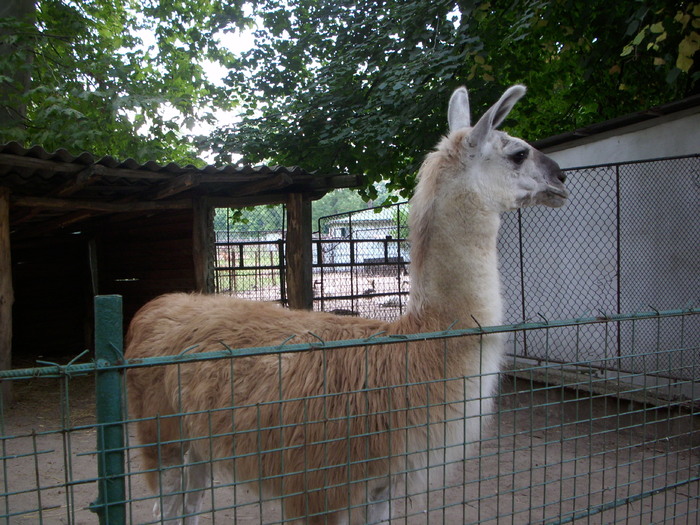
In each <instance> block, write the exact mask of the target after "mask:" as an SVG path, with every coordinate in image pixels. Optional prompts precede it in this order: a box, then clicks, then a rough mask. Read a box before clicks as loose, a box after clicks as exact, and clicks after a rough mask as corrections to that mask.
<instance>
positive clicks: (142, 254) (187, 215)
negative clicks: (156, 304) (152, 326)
mask: <svg viewBox="0 0 700 525" xmlns="http://www.w3.org/2000/svg"><path fill="white" fill-rule="evenodd" d="M192 233H193V215H192V210H177V211H169V212H162V213H158V214H156V215H152V216H150V217H147V218H145V217H140V218H137V219H133V220H130V221H117V222H115V223H114V224H113V225H111V226H109V227H103V229H102V232H101V233H100V235H99V237H98V238H97V260H98V269H97V272H98V275H97V281H98V283H99V290H98V292H99V293H100V294H120V295H122V296H123V298H124V303H123V304H124V326H125V327H126V326H128V323H129V321H130V320H131V318H132V317H133V315H134V313H136V310H138V309H139V308H140V307H141V306H143V305H144V304H145V303H146V302H148V301H149V300H150V299H152V298H154V297H156V296H158V295H161V294H163V293H168V292H177V291H186V292H192V291H194V290H196V287H197V283H196V281H195V268H194V261H193V255H192V251H193V246H192V244H193V243H192Z"/></svg>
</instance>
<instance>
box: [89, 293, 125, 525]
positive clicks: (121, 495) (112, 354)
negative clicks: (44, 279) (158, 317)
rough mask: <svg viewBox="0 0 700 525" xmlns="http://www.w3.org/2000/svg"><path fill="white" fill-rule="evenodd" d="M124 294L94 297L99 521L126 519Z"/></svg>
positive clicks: (120, 523)
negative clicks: (121, 365) (121, 368)
mask: <svg viewBox="0 0 700 525" xmlns="http://www.w3.org/2000/svg"><path fill="white" fill-rule="evenodd" d="M122 349H123V333H122V298H121V296H119V295H102V296H96V297H95V364H96V365H97V367H96V368H97V373H96V378H95V388H96V403H97V458H98V496H97V500H96V501H95V502H93V503H92V505H91V507H90V508H91V510H92V511H93V512H95V513H96V514H98V515H99V518H100V525H124V524H125V523H126V490H125V483H124V417H123V413H122V412H123V410H122V399H123V397H122V371H121V370H120V369H115V368H110V367H112V366H114V365H119V364H122V362H123V360H124V354H123V351H122Z"/></svg>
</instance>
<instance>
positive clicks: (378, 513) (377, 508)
mask: <svg viewBox="0 0 700 525" xmlns="http://www.w3.org/2000/svg"><path fill="white" fill-rule="evenodd" d="M390 502H391V483H390V481H389V480H388V479H387V480H386V482H384V483H382V484H380V485H376V486H374V487H372V490H371V491H370V493H369V501H367V523H389V505H390Z"/></svg>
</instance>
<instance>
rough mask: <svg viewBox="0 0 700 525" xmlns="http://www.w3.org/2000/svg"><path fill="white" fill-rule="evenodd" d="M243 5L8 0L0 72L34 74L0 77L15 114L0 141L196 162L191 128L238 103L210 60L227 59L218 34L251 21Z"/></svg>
mask: <svg viewBox="0 0 700 525" xmlns="http://www.w3.org/2000/svg"><path fill="white" fill-rule="evenodd" d="M241 4H242V2H236V1H233V2H231V1H227V0H179V1H164V0H162V1H156V0H146V1H143V2H123V1H119V0H81V1H78V0H75V1H74V0H38V1H36V3H35V2H34V0H8V3H7V4H5V6H4V7H3V8H2V9H1V10H0V17H2V18H0V46H1V47H2V49H3V50H4V51H5V52H4V53H1V54H0V71H2V72H13V71H24V72H25V73H26V75H25V77H29V78H30V79H31V80H30V81H29V82H25V83H24V85H21V84H22V78H18V77H17V75H15V76H12V75H10V74H8V73H5V74H3V75H1V76H0V102H2V104H3V106H4V107H5V108H6V109H7V112H8V113H9V114H10V115H12V113H13V112H14V113H15V115H16V117H17V118H15V119H14V121H12V120H13V119H10V121H9V122H8V121H7V120H5V121H2V122H0V140H1V141H8V140H17V141H19V142H22V143H25V144H40V145H42V146H44V147H45V148H46V149H47V150H53V149H56V148H66V149H68V150H70V151H73V152H82V151H89V152H91V153H94V154H97V155H104V154H109V155H113V156H116V157H121V158H125V157H133V158H136V159H138V160H140V161H147V160H157V161H180V162H184V161H194V160H195V157H194V154H195V153H196V152H195V149H194V147H193V145H192V140H191V138H189V137H188V134H187V129H188V127H191V126H192V125H193V124H194V123H195V122H196V121H209V122H213V119H214V117H213V114H214V112H215V111H217V110H221V109H226V108H229V107H230V106H231V105H232V104H233V103H235V99H232V98H231V96H230V91H229V90H228V89H225V88H224V86H222V85H221V84H219V85H217V84H215V83H214V82H213V81H212V80H211V79H208V78H207V77H206V74H205V70H204V65H205V64H206V62H207V61H211V62H216V63H220V62H221V61H230V60H231V55H230V52H228V51H227V50H226V49H225V48H223V47H221V46H220V45H219V42H218V38H217V33H218V32H220V31H232V30H236V28H238V27H240V26H242V25H245V23H246V20H247V19H246V18H245V17H244V16H243V14H242V11H241ZM27 6H29V8H27ZM17 13H20V15H19V16H18V15H17ZM146 37H147V38H148V41H147V40H144V38H146ZM18 84H19V85H18Z"/></svg>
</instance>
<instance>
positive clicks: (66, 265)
mask: <svg viewBox="0 0 700 525" xmlns="http://www.w3.org/2000/svg"><path fill="white" fill-rule="evenodd" d="M87 253H88V252H87V241H86V239H85V238H84V237H82V236H80V235H75V236H64V237H54V238H46V239H43V240H42V241H41V242H32V243H31V244H24V245H19V243H17V244H16V245H14V246H13V249H12V271H13V283H14V292H15V304H14V309H13V332H14V334H13V342H12V343H13V344H12V354H13V361H14V362H15V366H31V365H33V364H34V360H35V359H36V358H37V357H38V356H43V357H45V358H51V359H53V358H57V357H59V356H60V357H71V356H76V355H78V354H79V353H80V352H82V351H83V350H84V349H86V348H88V347H89V343H90V340H91V334H90V326H91V325H92V323H91V319H92V309H91V303H92V296H91V292H90V288H91V287H90V281H89V275H90V274H89V267H88V258H87Z"/></svg>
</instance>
